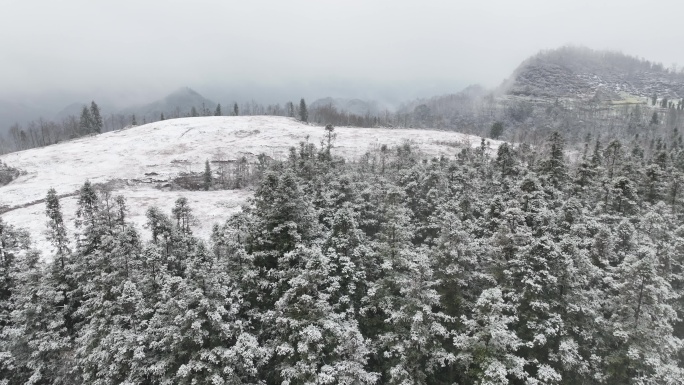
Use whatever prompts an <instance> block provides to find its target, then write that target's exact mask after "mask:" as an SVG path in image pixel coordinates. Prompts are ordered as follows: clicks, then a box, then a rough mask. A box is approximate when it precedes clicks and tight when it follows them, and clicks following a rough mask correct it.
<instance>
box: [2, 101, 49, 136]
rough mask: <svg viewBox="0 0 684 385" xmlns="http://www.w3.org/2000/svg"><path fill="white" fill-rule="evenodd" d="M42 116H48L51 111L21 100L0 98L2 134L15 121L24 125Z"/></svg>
mask: <svg viewBox="0 0 684 385" xmlns="http://www.w3.org/2000/svg"><path fill="white" fill-rule="evenodd" d="M41 116H43V117H48V116H49V113H47V112H46V111H45V110H43V109H40V108H37V107H33V106H30V105H27V104H24V103H21V102H13V101H9V100H1V99H0V134H5V133H6V132H8V131H9V128H10V126H12V125H13V124H15V123H19V124H22V125H23V124H26V123H28V122H29V121H31V120H35V119H38V118H40V117H41Z"/></svg>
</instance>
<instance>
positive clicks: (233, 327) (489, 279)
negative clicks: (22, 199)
mask: <svg viewBox="0 0 684 385" xmlns="http://www.w3.org/2000/svg"><path fill="white" fill-rule="evenodd" d="M330 133H332V130H330ZM330 143H331V142H330V141H329V142H328V144H327V145H324V146H323V148H316V147H315V146H314V145H313V144H303V145H302V146H300V147H299V148H295V149H293V150H292V151H291V152H290V156H289V158H288V159H286V160H284V161H281V162H273V163H272V164H270V165H269V168H268V169H267V170H265V172H264V174H263V176H262V177H261V181H260V183H259V184H258V186H257V188H256V191H255V196H254V198H253V200H252V201H251V202H250V204H249V205H248V207H246V208H245V209H244V210H243V211H242V212H241V213H240V214H237V215H235V216H233V217H231V218H228V219H227V220H226V221H225V222H224V223H222V224H220V225H216V226H215V227H214V230H213V232H212V235H211V239H209V240H201V239H198V238H197V237H195V236H193V234H192V226H191V223H192V209H191V207H189V206H188V203H187V200H185V199H184V198H180V199H178V201H177V202H176V205H175V207H174V208H173V210H172V212H171V213H170V215H168V214H165V213H163V212H162V211H160V210H159V209H156V208H151V209H150V210H149V211H148V213H147V218H148V223H147V226H146V231H147V232H148V237H147V238H149V239H150V240H149V241H143V236H142V235H141V234H140V233H139V230H138V229H136V228H135V227H134V226H133V225H132V224H130V223H129V222H128V217H127V207H126V202H125V200H124V199H123V198H120V197H113V196H111V194H109V193H107V192H106V191H96V190H95V189H94V188H93V186H92V185H91V184H89V183H86V184H85V185H84V186H83V187H82V188H81V190H80V195H79V198H78V212H77V214H78V220H77V226H78V227H77V228H78V230H77V233H76V234H67V232H66V228H65V226H64V221H63V219H62V214H61V210H60V204H59V200H58V199H57V197H56V195H55V192H54V190H51V191H49V192H48V196H47V200H46V213H47V219H48V233H49V239H50V240H51V242H52V245H53V250H52V251H51V252H47V251H44V252H45V253H46V254H47V256H48V257H49V259H50V261H51V262H47V263H43V262H41V261H40V258H39V255H38V253H37V252H36V251H33V250H31V249H30V247H29V246H28V234H26V233H24V232H22V231H20V230H18V229H15V228H13V227H12V226H10V225H8V224H5V223H1V224H0V247H1V248H0V277H1V279H0V333H1V336H2V338H0V352H2V354H0V378H2V379H3V381H4V383H7V384H15V383H45V384H58V383H59V384H76V383H89V384H118V383H131V384H133V383H140V384H168V383H178V384H185V383H187V384H190V383H197V384H200V383H214V384H257V383H261V384H283V383H285V384H331V383H340V384H445V385H446V384H454V383H458V384H649V383H650V384H675V383H681V382H682V379H683V378H684V373H683V369H682V368H683V367H684V353H683V352H682V347H683V345H682V337H684V324H682V322H681V316H682V314H683V313H682V312H683V311H684V308H683V305H684V299H683V298H682V294H683V290H684V282H683V279H684V276H683V275H682V274H683V273H684V271H683V270H682V263H683V262H684V261H683V255H684V230H683V229H684V227H683V226H682V224H683V222H682V220H683V219H684V196H683V195H682V185H683V183H684V148H682V147H681V145H679V144H677V143H678V142H677V141H675V143H674V144H673V145H672V146H665V145H663V144H662V142H661V143H660V145H658V146H657V148H656V149H655V150H654V151H652V155H645V154H648V152H647V151H645V150H644V149H643V148H642V147H641V146H640V145H639V143H638V142H633V143H623V142H620V141H612V142H609V143H606V144H603V143H601V142H600V141H592V142H591V143H590V146H588V147H589V149H588V151H587V152H586V154H584V155H583V156H580V157H579V159H578V160H577V161H576V162H569V161H568V160H567V158H566V156H565V155H564V141H563V140H562V138H561V136H560V135H558V134H552V135H551V136H550V137H549V138H548V140H547V142H546V144H545V146H543V147H532V146H529V145H526V144H521V145H519V146H515V147H514V146H511V145H508V144H502V145H501V146H500V147H498V149H496V155H495V156H490V155H489V154H490V153H491V152H492V150H491V149H489V148H487V145H486V142H484V141H483V143H482V145H481V146H480V147H479V148H475V149H470V148H468V149H464V150H463V151H462V152H461V154H460V155H459V156H458V157H456V158H455V159H447V158H444V157H441V158H432V159H428V158H425V157H423V156H422V155H421V153H420V151H419V149H416V148H414V147H412V146H410V145H408V144H406V145H403V146H400V147H398V148H388V147H386V146H383V147H381V148H380V149H378V150H377V151H375V152H369V153H367V154H366V155H365V156H363V157H362V158H361V159H359V160H358V161H356V162H347V161H345V160H343V159H341V158H338V157H335V156H334V149H332V148H331V145H330ZM535 148H536V149H537V150H535Z"/></svg>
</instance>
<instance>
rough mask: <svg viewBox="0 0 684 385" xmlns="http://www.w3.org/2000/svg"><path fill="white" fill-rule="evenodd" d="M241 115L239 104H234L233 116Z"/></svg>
mask: <svg viewBox="0 0 684 385" xmlns="http://www.w3.org/2000/svg"><path fill="white" fill-rule="evenodd" d="M238 115H240V110H239V109H238V104H237V103H234V104H233V116H238Z"/></svg>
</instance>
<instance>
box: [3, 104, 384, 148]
mask: <svg viewBox="0 0 684 385" xmlns="http://www.w3.org/2000/svg"><path fill="white" fill-rule="evenodd" d="M238 115H245V116H252V115H267V116H287V117H291V118H296V119H299V120H301V121H304V122H311V123H315V124H321V125H327V124H333V125H336V126H352V127H376V126H392V122H393V120H392V119H391V118H390V114H389V113H386V114H385V115H384V119H383V118H381V117H379V116H376V115H371V114H370V113H368V114H365V115H364V116H359V115H355V114H352V113H349V112H346V111H339V110H338V109H337V108H336V107H334V106H332V105H325V106H319V107H313V108H307V106H306V102H305V101H304V99H302V100H301V102H300V103H299V104H294V103H292V102H287V103H285V104H284V105H280V104H269V105H262V104H259V103H257V102H256V101H250V102H245V103H241V104H240V105H238V103H233V104H232V106H231V108H229V109H224V108H222V107H221V104H218V105H217V106H216V108H215V109H209V108H207V107H206V106H205V105H202V106H197V107H195V106H192V107H191V108H190V110H189V111H187V112H182V111H181V109H180V108H176V109H175V110H174V111H167V112H166V113H164V112H161V113H160V114H159V115H158V116H156V115H155V116H143V117H140V116H138V117H136V115H135V114H132V115H125V114H120V113H119V114H110V115H107V116H102V114H101V113H100V109H99V107H98V106H97V104H96V103H95V102H94V101H93V102H91V105H90V107H87V106H84V107H83V110H82V112H81V115H80V116H79V117H76V116H73V115H70V116H68V117H66V118H64V119H63V120H62V121H61V122H56V121H51V120H45V119H43V118H40V119H38V120H35V121H31V122H29V123H28V124H26V125H25V126H23V125H21V124H19V123H15V124H13V125H12V126H11V127H10V128H9V131H8V134H7V136H6V137H5V136H3V135H1V134H0V154H6V153H10V152H14V151H21V150H28V149H31V148H37V147H44V146H49V145H51V144H55V143H59V142H62V141H65V140H71V139H75V138H79V137H82V136H86V135H92V134H99V133H102V132H108V131H114V130H120V129H123V128H125V127H129V126H136V125H138V124H147V123H152V122H157V121H162V120H166V119H173V118H183V117H201V116H238Z"/></svg>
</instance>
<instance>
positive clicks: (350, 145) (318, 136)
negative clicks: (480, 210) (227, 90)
mask: <svg viewBox="0 0 684 385" xmlns="http://www.w3.org/2000/svg"><path fill="white" fill-rule="evenodd" d="M325 133H326V132H325V130H324V129H323V127H320V126H313V125H306V124H302V123H301V122H298V121H296V120H294V119H290V118H283V117H271V116H240V117H200V118H184V119H173V120H166V121H161V122H156V123H150V124H146V125H143V126H138V127H133V128H129V129H124V130H120V131H114V132H108V133H104V134H101V135H97V136H90V137H85V138H80V139H76V140H72V141H69V142H65V143H60V144H55V145H52V146H48V147H43V148H37V149H32V150H27V151H21V152H16V153H12V154H7V155H3V156H0V160H2V161H3V162H5V163H7V164H8V165H10V166H12V167H17V168H19V169H21V170H22V171H24V172H25V173H26V174H25V175H22V176H21V177H19V178H18V179H16V180H14V181H13V182H12V183H10V184H8V185H6V186H2V187H0V207H2V206H8V207H10V208H15V209H12V210H10V211H8V212H6V213H4V214H2V218H3V219H5V221H6V222H8V223H10V224H12V225H15V226H17V227H23V228H26V229H28V230H30V232H31V233H32V234H33V237H34V238H36V239H35V242H36V246H37V247H38V248H39V249H40V250H48V249H49V248H46V247H47V242H46V240H45V237H44V235H43V232H44V229H45V223H46V217H45V214H44V210H45V205H44V203H42V202H40V203H35V204H31V203H32V202H36V201H39V200H41V199H43V198H44V197H45V195H46V193H47V190H48V189H49V188H51V187H53V188H55V189H56V190H57V193H58V194H70V193H74V192H75V191H76V190H77V189H78V188H79V187H80V186H82V185H83V183H84V182H85V181H86V180H90V181H91V182H92V183H107V182H112V181H114V182H115V183H113V184H112V186H114V187H113V192H112V193H113V195H123V196H125V197H126V198H127V203H128V206H129V208H130V218H131V220H132V221H133V222H135V223H136V224H137V225H139V227H140V228H141V229H142V226H143V224H144V222H145V211H146V210H147V209H148V208H149V207H151V206H157V207H159V208H160V209H162V210H163V211H164V212H166V213H169V214H170V211H171V208H172V207H173V203H174V202H175V200H176V199H177V198H178V197H180V196H185V197H186V198H188V201H189V203H190V206H191V208H192V209H193V211H194V214H195V217H196V221H195V226H194V232H195V234H197V235H200V236H207V235H208V234H209V233H210V231H211V227H212V226H213V224H214V223H217V222H219V221H220V220H221V219H223V218H227V217H228V216H229V215H230V214H232V213H234V212H236V211H238V210H240V206H241V205H242V204H243V203H245V202H246V201H247V199H248V198H249V196H250V194H251V193H250V192H249V191H208V192H205V191H161V190H158V189H157V188H155V183H144V181H145V180H149V179H151V178H152V179H155V180H169V179H172V178H173V177H175V176H177V175H178V174H179V173H181V172H187V171H194V172H199V171H202V170H203V169H204V162H205V161H206V160H207V159H208V160H210V161H211V160H230V159H237V158H239V157H242V156H246V157H247V158H248V159H254V158H255V157H256V156H257V155H259V154H260V153H265V154H266V155H268V156H270V157H272V158H274V159H283V158H285V157H286V156H287V153H288V150H289V148H290V147H292V146H297V145H298V144H299V142H301V141H307V140H308V141H309V142H312V143H316V144H317V145H318V144H319V143H320V141H321V140H323V138H324V137H325ZM335 133H336V134H337V139H336V141H335V145H334V147H335V150H334V151H335V152H336V153H337V154H340V155H342V156H344V157H346V158H348V159H357V158H359V157H360V156H362V155H363V154H364V153H365V152H366V151H368V150H370V149H373V148H377V147H379V146H381V145H382V144H386V145H388V146H395V145H400V144H402V143H404V142H406V141H409V142H410V143H412V144H415V145H417V146H418V147H419V148H420V149H421V150H422V151H423V152H424V153H425V154H427V155H435V156H436V155H446V156H450V157H451V156H454V155H456V154H457V153H458V152H459V151H460V150H461V148H462V146H465V145H470V146H478V145H479V143H480V138H479V137H476V136H470V135H464V134H459V133H456V132H446V131H433V130H411V129H380V128H351V127H336V128H335ZM489 142H490V147H491V148H492V151H494V150H496V147H497V146H498V144H499V143H500V142H498V141H493V140H489ZM457 144H461V146H459V145H457ZM61 202H62V206H63V212H64V216H65V221H66V222H67V223H68V224H69V225H73V220H74V217H75V212H76V198H75V197H67V198H62V199H61ZM21 206H27V207H21ZM71 229H72V231H73V227H71ZM143 236H145V237H147V236H148V234H147V233H146V232H143Z"/></svg>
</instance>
